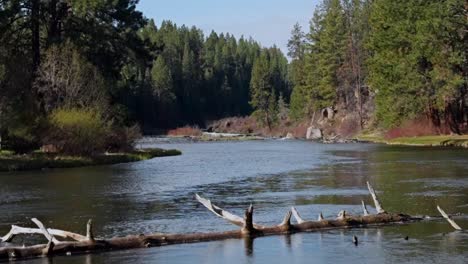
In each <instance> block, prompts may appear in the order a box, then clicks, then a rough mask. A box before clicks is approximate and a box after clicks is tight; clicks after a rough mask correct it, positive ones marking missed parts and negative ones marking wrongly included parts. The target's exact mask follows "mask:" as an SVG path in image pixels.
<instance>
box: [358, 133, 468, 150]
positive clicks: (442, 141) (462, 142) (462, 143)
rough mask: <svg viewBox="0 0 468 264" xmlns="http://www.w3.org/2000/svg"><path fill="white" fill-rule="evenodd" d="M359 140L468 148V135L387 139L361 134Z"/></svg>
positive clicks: (389, 143)
mask: <svg viewBox="0 0 468 264" xmlns="http://www.w3.org/2000/svg"><path fill="white" fill-rule="evenodd" d="M356 140H357V141H358V142H370V143H381V144H386V145H399V146H415V147H460V148H468V135H441V136H418V137H399V138H393V139H385V138H384V137H382V136H376V135H360V136H357V137H356Z"/></svg>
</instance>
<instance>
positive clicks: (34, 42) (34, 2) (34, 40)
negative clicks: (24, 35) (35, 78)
mask: <svg viewBox="0 0 468 264" xmlns="http://www.w3.org/2000/svg"><path fill="white" fill-rule="evenodd" d="M31 52H32V71H33V75H34V74H35V72H36V70H37V68H38V67H39V64H40V63H41V43H40V0H31Z"/></svg>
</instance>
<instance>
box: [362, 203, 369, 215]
mask: <svg viewBox="0 0 468 264" xmlns="http://www.w3.org/2000/svg"><path fill="white" fill-rule="evenodd" d="M361 203H362V210H363V211H364V215H369V211H367V206H366V203H365V202H364V200H362V201H361Z"/></svg>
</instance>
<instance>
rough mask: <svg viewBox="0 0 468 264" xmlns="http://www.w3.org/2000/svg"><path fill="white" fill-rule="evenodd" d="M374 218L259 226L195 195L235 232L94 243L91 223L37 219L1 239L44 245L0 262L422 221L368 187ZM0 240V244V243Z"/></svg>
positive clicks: (17, 250)
mask: <svg viewBox="0 0 468 264" xmlns="http://www.w3.org/2000/svg"><path fill="white" fill-rule="evenodd" d="M368 187H369V191H370V192H371V194H372V196H373V199H374V201H377V202H376V208H377V210H378V212H379V213H378V214H374V215H364V216H351V215H348V214H346V212H345V211H342V212H341V213H340V216H339V217H338V218H337V219H331V220H327V219H324V218H323V216H322V214H320V217H319V220H318V221H306V220H304V219H302V218H301V217H300V215H299V213H298V212H297V210H296V209H295V208H292V209H291V211H289V212H288V213H287V214H286V216H285V217H284V219H283V221H282V222H281V223H280V224H279V225H275V226H262V225H258V224H255V223H254V216H253V214H254V207H253V206H252V205H251V206H250V207H249V208H248V209H247V210H246V211H245V215H244V218H242V217H240V216H237V215H235V214H232V213H229V212H228V211H226V210H223V209H221V208H220V207H218V206H216V205H213V204H212V203H211V201H210V200H208V199H205V198H202V197H200V196H199V195H196V199H197V200H198V201H199V202H200V203H201V204H203V205H204V206H205V207H206V208H207V209H208V210H210V211H211V212H213V213H214V214H215V215H217V216H219V217H221V218H223V219H225V220H227V221H229V222H230V223H232V224H234V225H236V226H239V227H241V228H240V229H238V230H233V231H226V232H214V233H193V234H160V233H157V234H150V235H131V236H126V237H117V238H112V239H95V238H94V235H93V232H92V224H91V221H88V225H87V234H86V236H82V235H79V234H74V233H71V232H66V231H62V230H57V229H46V228H45V227H44V225H43V224H42V223H41V222H40V221H39V220H37V219H33V221H34V222H35V223H36V224H37V225H38V226H39V229H26V228H22V227H16V226H13V227H12V231H10V233H9V234H8V235H7V236H5V237H3V239H4V241H11V239H12V238H13V236H15V235H19V234H21V233H25V234H31V233H33V234H43V235H44V236H45V237H46V238H47V240H48V243H47V244H42V245H34V246H29V247H10V246H8V247H0V260H2V259H24V258H31V257H41V256H54V255H70V254H80V253H87V252H98V251H108V250H123V249H134V248H145V247H159V246H165V245H172V244H183V243H195V242H203V241H214V240H223V239H232V238H244V239H252V238H255V237H259V236H268V235H280V234H292V233H298V232H311V231H318V230H325V229H334V228H352V227H365V226H369V225H382V224H391V223H402V222H409V221H418V220H422V218H418V217H411V216H409V215H405V214H392V213H387V212H385V211H384V210H383V209H382V207H381V206H380V203H379V202H378V199H377V195H376V193H375V192H374V190H373V188H372V186H371V185H370V184H368ZM291 216H294V218H295V219H296V220H297V222H298V223H297V224H292V223H291ZM54 236H57V237H62V238H72V239H74V240H76V241H58V240H57V239H56V238H54ZM3 239H2V240H3Z"/></svg>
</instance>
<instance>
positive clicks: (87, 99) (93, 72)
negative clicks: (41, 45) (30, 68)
mask: <svg viewBox="0 0 468 264" xmlns="http://www.w3.org/2000/svg"><path fill="white" fill-rule="evenodd" d="M34 87H35V88H36V89H37V92H38V93H39V94H40V95H41V96H42V97H43V104H44V108H45V109H46V111H47V112H50V111H52V110H53V109H56V108H62V109H71V108H84V107H91V108H94V109H96V108H99V109H100V110H101V112H104V110H105V108H106V107H107V105H108V98H107V94H106V90H105V87H104V79H103V77H102V76H101V74H100V73H99V71H98V69H97V68H96V67H95V66H94V65H92V64H91V63H90V62H88V61H87V60H86V58H84V57H83V56H82V55H81V54H80V52H79V51H78V49H77V48H76V47H75V46H74V45H73V44H71V43H70V42H65V43H64V44H61V45H54V46H52V47H50V48H49V49H48V50H47V51H46V53H45V56H44V58H43V60H42V63H41V66H40V68H39V69H38V76H37V78H36V80H35V82H34Z"/></svg>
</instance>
